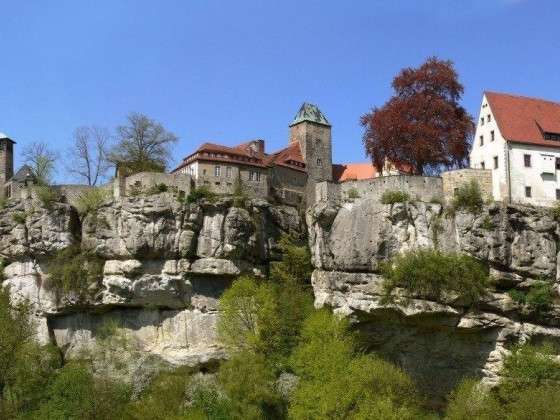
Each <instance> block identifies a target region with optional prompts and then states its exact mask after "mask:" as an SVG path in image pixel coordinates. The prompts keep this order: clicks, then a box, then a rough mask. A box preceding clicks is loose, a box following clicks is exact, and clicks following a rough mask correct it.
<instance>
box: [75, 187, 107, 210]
mask: <svg viewBox="0 0 560 420" xmlns="http://www.w3.org/2000/svg"><path fill="white" fill-rule="evenodd" d="M110 197H111V194H110V192H109V191H107V190H105V189H103V188H91V189H87V190H85V191H83V192H82V193H81V194H80V195H79V196H78V198H77V200H76V210H78V214H80V215H82V216H85V215H86V214H90V213H96V212H97V210H99V208H100V207H101V206H102V205H103V203H104V202H106V201H107V200H108V199H109V198H110Z"/></svg>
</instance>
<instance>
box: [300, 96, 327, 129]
mask: <svg viewBox="0 0 560 420" xmlns="http://www.w3.org/2000/svg"><path fill="white" fill-rule="evenodd" d="M303 121H310V122H313V123H315V124H321V125H326V126H328V127H330V126H331V125H330V124H329V122H328V120H327V118H326V117H325V116H324V115H323V113H322V112H321V110H320V109H319V107H318V106H317V105H313V104H309V103H307V102H304V103H303V105H302V106H301V108H300V109H299V111H298V113H297V114H296V116H295V117H294V120H293V121H292V123H291V124H290V127H291V126H292V125H296V124H299V123H300V122H303Z"/></svg>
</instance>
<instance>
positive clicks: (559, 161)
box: [556, 158, 560, 170]
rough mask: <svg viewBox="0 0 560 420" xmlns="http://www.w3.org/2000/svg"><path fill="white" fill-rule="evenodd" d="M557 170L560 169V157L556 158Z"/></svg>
mask: <svg viewBox="0 0 560 420" xmlns="http://www.w3.org/2000/svg"><path fill="white" fill-rule="evenodd" d="M556 170H560V158H556Z"/></svg>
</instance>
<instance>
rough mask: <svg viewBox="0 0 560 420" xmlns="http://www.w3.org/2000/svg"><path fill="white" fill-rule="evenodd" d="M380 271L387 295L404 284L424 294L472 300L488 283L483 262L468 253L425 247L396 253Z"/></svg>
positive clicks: (413, 291) (468, 301)
mask: <svg viewBox="0 0 560 420" xmlns="http://www.w3.org/2000/svg"><path fill="white" fill-rule="evenodd" d="M381 272H382V274H383V276H384V278H385V282H384V286H385V290H386V296H387V298H388V299H391V293H392V292H393V290H394V289H395V288H397V287H402V288H404V289H405V290H407V291H408V292H410V293H411V294H413V295H417V296H420V297H423V298H428V299H434V300H441V299H442V298H444V297H445V295H448V294H452V295H457V296H458V297H459V299H460V300H461V301H463V302H464V303H466V304H472V303H474V302H475V301H477V300H478V299H479V298H480V297H481V296H482V295H484V293H485V290H486V287H487V286H488V274H487V270H486V269H485V267H484V266H483V265H482V264H481V263H480V262H478V261H477V260H475V259H474V258H472V257H470V256H467V255H462V254H454V253H452V254H447V253H443V252H440V251H437V250H433V249H424V248H422V249H418V250H413V251H409V252H407V253H405V254H402V255H399V256H396V257H395V258H393V259H392V260H391V261H388V262H386V263H385V264H382V265H381Z"/></svg>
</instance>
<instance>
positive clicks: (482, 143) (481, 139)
mask: <svg viewBox="0 0 560 420" xmlns="http://www.w3.org/2000/svg"><path fill="white" fill-rule="evenodd" d="M480 145H481V146H484V136H480Z"/></svg>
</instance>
